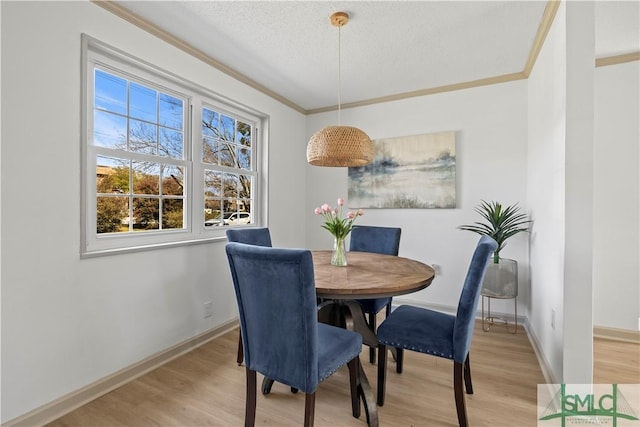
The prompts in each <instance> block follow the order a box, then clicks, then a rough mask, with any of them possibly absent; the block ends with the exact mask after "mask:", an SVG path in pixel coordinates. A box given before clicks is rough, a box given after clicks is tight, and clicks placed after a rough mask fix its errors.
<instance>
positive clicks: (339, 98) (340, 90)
mask: <svg viewBox="0 0 640 427" xmlns="http://www.w3.org/2000/svg"><path fill="white" fill-rule="evenodd" d="M341 28H342V26H339V27H338V126H340V125H341V120H340V113H341V111H340V104H341V93H342V75H341V73H340V71H341V63H340V58H341V57H342V55H341V52H340V45H341V43H340V30H341Z"/></svg>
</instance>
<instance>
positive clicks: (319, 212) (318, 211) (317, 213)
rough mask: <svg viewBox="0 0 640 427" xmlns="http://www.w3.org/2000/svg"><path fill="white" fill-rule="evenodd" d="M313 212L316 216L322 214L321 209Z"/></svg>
mask: <svg viewBox="0 0 640 427" xmlns="http://www.w3.org/2000/svg"><path fill="white" fill-rule="evenodd" d="M314 212H315V213H316V215H320V214H321V213H322V209H320V208H316V210H315V211H314Z"/></svg>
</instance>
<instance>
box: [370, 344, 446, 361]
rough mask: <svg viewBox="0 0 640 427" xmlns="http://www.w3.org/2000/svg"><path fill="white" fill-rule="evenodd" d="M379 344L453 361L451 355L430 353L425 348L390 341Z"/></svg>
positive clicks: (430, 351)
mask: <svg viewBox="0 0 640 427" xmlns="http://www.w3.org/2000/svg"><path fill="white" fill-rule="evenodd" d="M380 344H384V345H387V346H390V347H396V348H403V349H405V350H411V351H417V352H420V353H426V354H432V355H434V356H440V357H444V358H445V359H453V354H449V355H447V354H444V353H439V352H436V351H432V350H429V349H426V348H420V347H414V346H407V345H404V344H400V343H397V342H391V341H387V342H383V341H380Z"/></svg>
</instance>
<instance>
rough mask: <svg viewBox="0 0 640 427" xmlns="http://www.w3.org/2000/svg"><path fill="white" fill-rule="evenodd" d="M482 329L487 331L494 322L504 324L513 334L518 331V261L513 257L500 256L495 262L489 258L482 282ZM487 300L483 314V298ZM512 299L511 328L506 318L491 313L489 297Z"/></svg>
mask: <svg viewBox="0 0 640 427" xmlns="http://www.w3.org/2000/svg"><path fill="white" fill-rule="evenodd" d="M480 295H482V330H483V331H485V332H488V331H489V330H490V329H491V326H493V325H494V324H495V323H496V322H498V321H499V322H502V323H504V324H505V326H506V328H507V331H508V332H510V333H512V334H515V333H516V332H517V331H518V263H517V262H516V261H515V260H513V259H507V258H500V262H499V263H498V264H495V263H494V262H493V258H491V259H490V260H489V265H488V266H487V271H486V273H485V276H484V281H483V282H482V290H481V291H480ZM485 298H486V299H487V301H488V307H487V308H488V310H487V314H486V315H485V311H484V300H485ZM493 298H497V299H513V301H514V318H515V322H514V323H515V325H514V328H513V330H512V329H510V328H509V321H508V320H507V319H504V318H501V317H496V316H493V315H492V314H491V299H493Z"/></svg>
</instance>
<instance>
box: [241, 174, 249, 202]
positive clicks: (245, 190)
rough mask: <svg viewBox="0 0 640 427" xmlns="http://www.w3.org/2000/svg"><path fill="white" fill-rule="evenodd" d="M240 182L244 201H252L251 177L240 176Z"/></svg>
mask: <svg viewBox="0 0 640 427" xmlns="http://www.w3.org/2000/svg"><path fill="white" fill-rule="evenodd" d="M238 182H239V184H240V188H239V194H240V197H242V198H244V199H251V176H249V175H239V177H238Z"/></svg>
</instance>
